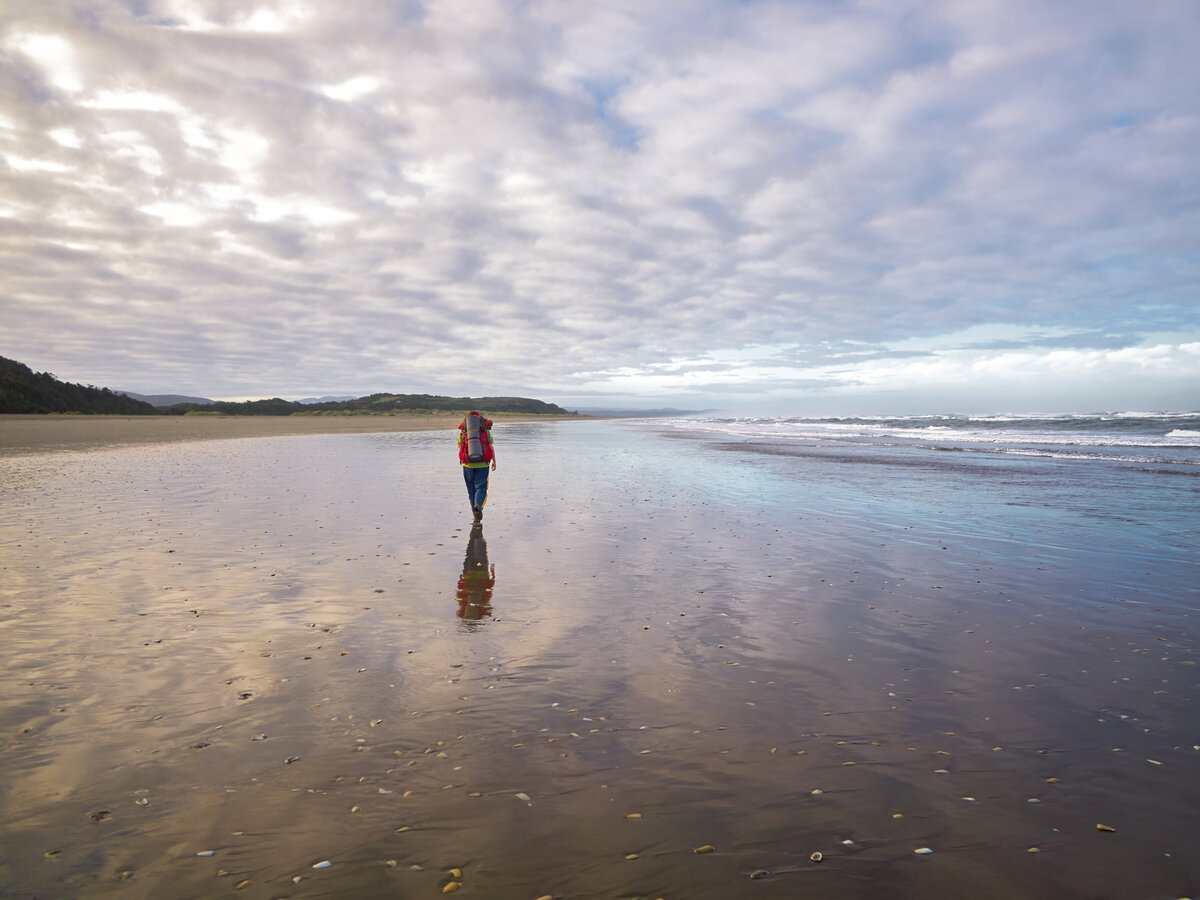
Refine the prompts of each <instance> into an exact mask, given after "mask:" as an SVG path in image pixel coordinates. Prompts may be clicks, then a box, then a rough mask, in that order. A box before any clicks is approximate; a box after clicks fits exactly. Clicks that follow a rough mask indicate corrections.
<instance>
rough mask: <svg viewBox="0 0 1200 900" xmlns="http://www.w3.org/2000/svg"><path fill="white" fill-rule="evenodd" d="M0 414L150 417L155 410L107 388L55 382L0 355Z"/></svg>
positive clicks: (53, 378)
mask: <svg viewBox="0 0 1200 900" xmlns="http://www.w3.org/2000/svg"><path fill="white" fill-rule="evenodd" d="M0 413H91V414H95V413H106V414H109V415H123V416H127V415H135V416H152V415H154V413H155V409H154V407H153V406H151V405H150V404H149V403H143V402H142V401H141V400H134V399H133V398H132V397H126V396H125V395H123V394H115V393H113V392H112V391H110V390H109V389H108V388H98V387H94V386H92V385H87V386H84V385H82V384H72V383H70V382H68V381H59V380H58V378H56V377H55V376H54V375H52V374H51V373H49V372H34V371H33V370H32V369H31V368H29V366H27V365H25V364H24V363H19V362H17V361H16V360H12V359H5V358H4V357H3V356H0Z"/></svg>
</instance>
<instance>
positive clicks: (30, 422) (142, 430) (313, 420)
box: [0, 413, 567, 455]
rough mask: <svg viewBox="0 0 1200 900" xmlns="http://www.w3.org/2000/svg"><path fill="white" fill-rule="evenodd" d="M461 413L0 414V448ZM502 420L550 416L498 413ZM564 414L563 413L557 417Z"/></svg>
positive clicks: (269, 431) (425, 425) (330, 429)
mask: <svg viewBox="0 0 1200 900" xmlns="http://www.w3.org/2000/svg"><path fill="white" fill-rule="evenodd" d="M461 418H462V417H461V416H455V415H446V414H444V413H430V414H429V415H421V414H397V415H394V416H70V415H0V454H6V455H13V454H17V453H41V452H45V451H52V450H97V449H103V448H106V447H119V446H122V445H125V444H147V443H150V444H157V443H164V442H168V441H204V440H228V439H231V438H256V437H279V436H283V435H293V434H374V433H379V432H393V431H437V430H441V429H448V428H455V427H456V426H457V425H458V423H459V421H460V420H461ZM498 418H500V420H501V421H504V422H528V421H542V420H546V421H550V420H554V419H556V418H560V417H556V416H519V415H504V416H499V417H498ZM561 418H567V417H561Z"/></svg>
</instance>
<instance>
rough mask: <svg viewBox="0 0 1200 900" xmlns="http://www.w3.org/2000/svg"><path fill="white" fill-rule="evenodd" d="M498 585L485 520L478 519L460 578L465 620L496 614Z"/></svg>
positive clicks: (460, 602)
mask: <svg viewBox="0 0 1200 900" xmlns="http://www.w3.org/2000/svg"><path fill="white" fill-rule="evenodd" d="M495 585H496V564H495V563H492V564H491V565H488V555H487V541H486V540H485V539H484V537H483V524H482V523H480V522H476V523H475V525H474V526H472V528H471V536H470V537H469V538H468V539H467V558H466V559H465V560H464V561H463V571H462V577H461V578H459V579H458V591H457V592H456V596H457V597H458V613H457V615H458V617H459V618H460V619H462V620H463V622H474V623H478V622H480V621H481V620H482V619H483V618H484V617H485V616H490V615H491V614H492V588H493V587H495Z"/></svg>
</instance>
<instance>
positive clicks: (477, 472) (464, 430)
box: [458, 410, 496, 522]
mask: <svg viewBox="0 0 1200 900" xmlns="http://www.w3.org/2000/svg"><path fill="white" fill-rule="evenodd" d="M458 461H459V463H460V464H461V465H462V470H463V479H464V480H465V481H466V483H467V499H468V500H469V501H470V503H471V512H473V513H474V514H475V521H476V522H479V521H482V519H483V505H484V504H485V503H487V487H488V471H489V470H490V471H492V472H495V471H496V448H495V447H493V446H492V420H491V419H485V418H484V417H483V416H482V415H481V414H480V413H478V412H475V410H471V412H469V413H467V415H466V416H465V417H464V418H463V420H462V421H461V422H460V423H459V424H458Z"/></svg>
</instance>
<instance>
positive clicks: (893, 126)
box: [0, 0, 1200, 411]
mask: <svg viewBox="0 0 1200 900" xmlns="http://www.w3.org/2000/svg"><path fill="white" fill-rule="evenodd" d="M1197 46H1200V7H1197V6H1196V5H1195V4H1191V3H1177V2H1166V0H1163V2H1155V0H1150V2H1145V3H1124V2H1103V0H1101V2H1087V3H1084V2H1065V3H1053V4H1046V3H1041V2H1017V3H1013V2H995V3H989V2H983V3H972V4H965V3H956V2H947V3H937V2H932V3H931V2H919V3H918V2H912V3H904V2H900V3H888V4H878V3H870V2H861V3H844V4H825V3H793V2H779V3H772V2H750V3H733V2H707V3H706V2H699V3H697V2H688V3H673V2H664V3H654V4H646V3H641V2H601V3H582V2H580V3H576V2H546V0H535V2H520V3H518V2H487V0H469V2H468V0H430V2H383V3H381V2H366V0H347V2H339V3H336V4H335V3H327V2H315V0H314V2H308V3H303V2H261V3H259V2H241V0H239V2H218V0H146V2H137V3H134V2H116V0H94V2H87V3H68V2H66V0H50V2H46V0H15V2H14V0H8V2H7V3H6V4H5V13H4V15H3V17H0V304H2V307H0V312H2V314H3V319H4V325H3V326H2V330H0V337H2V345H3V346H0V354H2V355H5V356H10V357H14V358H17V359H20V360H22V361H25V362H28V363H29V364H30V365H32V366H34V367H35V368H38V369H50V370H53V371H55V372H56V373H57V374H59V375H60V376H62V377H65V378H70V379H71V380H81V381H87V382H92V383H96V384H108V385H110V386H114V387H120V388H126V389H130V390H138V391H142V392H148V393H160V392H168V391H170V392H186V393H202V394H205V395H208V396H264V395H273V394H278V395H283V396H293V397H297V396H308V395H313V394H328V393H339V394H340V393H346V394H357V393H366V392H369V391H375V390H398V391H430V392H437V393H457V392H460V391H462V392H470V393H522V394H533V395H536V396H542V397H546V398H547V399H560V400H563V401H566V402H569V403H575V404H582V405H586V404H587V403H588V402H589V399H590V400H594V401H595V402H596V404H597V405H600V403H604V404H610V403H611V402H613V401H615V400H616V401H619V400H622V399H625V400H629V401H630V402H631V403H633V402H635V401H637V400H650V401H651V402H653V403H654V404H655V405H661V404H662V403H663V402H667V401H671V400H678V401H681V402H691V403H693V404H695V403H701V404H706V405H718V406H722V405H740V404H745V403H747V402H749V400H748V398H751V397H757V398H760V399H761V398H772V397H774V398H778V399H779V400H780V401H781V402H785V401H786V402H793V401H794V402H809V401H814V400H815V399H817V398H825V399H826V401H828V402H830V403H833V404H834V405H836V403H837V402H851V401H853V402H855V403H860V404H862V403H866V404H868V405H869V404H871V403H874V404H875V405H876V406H878V407H879V408H880V409H881V410H883V409H884V408H885V407H886V406H887V404H888V403H892V402H902V404H904V405H908V406H913V405H914V404H915V405H917V406H919V405H920V404H921V403H923V402H935V401H938V402H941V400H946V401H949V400H951V399H953V398H955V397H957V396H959V395H960V394H961V395H962V396H963V397H964V398H965V397H967V396H968V395H970V394H971V392H972V390H973V391H974V396H976V397H977V398H982V397H983V396H984V394H987V393H989V392H990V395H995V399H994V402H993V401H991V400H989V401H988V405H989V406H992V407H993V408H995V406H996V404H997V403H1000V404H1001V405H1003V402H1004V400H1005V397H1006V394H1005V391H1006V390H1010V389H1011V391H1012V392H1013V393H1012V394H1010V395H1007V396H1011V397H1013V398H1014V402H1016V400H1017V399H1019V398H1020V396H1021V393H1020V392H1021V391H1022V390H1023V389H1024V388H1023V387H1022V385H1023V384H1024V383H1025V381H1027V380H1028V379H1030V378H1033V379H1035V380H1036V379H1039V378H1040V379H1042V381H1043V382H1046V380H1047V379H1049V380H1050V382H1052V383H1053V384H1055V385H1058V386H1061V387H1063V389H1064V393H1063V394H1062V396H1061V402H1062V403H1076V402H1079V403H1084V404H1085V405H1086V404H1089V403H1091V404H1092V405H1097V404H1099V405H1109V406H1112V405H1130V404H1131V403H1132V404H1133V405H1138V404H1136V403H1134V401H1136V400H1137V399H1139V398H1140V397H1145V398H1146V402H1147V404H1148V405H1158V406H1164V405H1183V404H1185V402H1186V401H1185V400H1184V399H1183V398H1184V397H1186V396H1188V395H1189V385H1190V388H1191V389H1190V395H1191V396H1194V395H1195V392H1194V385H1195V384H1196V383H1197V379H1198V378H1200V353H1198V351H1197V346H1198V345H1197V341H1198V340H1200V323H1198V319H1200V316H1197V311H1196V303H1197V299H1198V298H1197V289H1196V285H1197V284H1198V283H1200V260H1198V255H1197V244H1196V235H1197V234H1200V212H1198V209H1197V203H1198V198H1200V174H1198V173H1200V168H1198V167H1197V165H1196V160H1197V159H1200V101H1197V99H1196V98H1197V97H1198V96H1200V69H1198V68H1197V66H1196V64H1195V61H1194V60H1195V56H1194V54H1195V47H1197ZM1067 388H1070V390H1067ZM1119 389H1120V390H1125V391H1126V392H1127V393H1130V394H1131V395H1132V396H1131V399H1130V401H1129V403H1123V402H1122V403H1118V402H1114V403H1111V404H1109V403H1105V402H1104V400H1105V397H1106V396H1108V397H1111V398H1112V399H1113V400H1114V401H1116V400H1117V399H1118V398H1117V397H1116V396H1115V395H1114V392H1117V391H1118V390H1119ZM1043 390H1044V389H1043ZM1089 391H1090V392H1091V393H1090V394H1089V393H1088V392H1089ZM956 392H957V393H956ZM1105 392H1108V393H1107V395H1106V393H1105ZM1036 393H1037V392H1036V391H1035V392H1034V395H1036ZM900 397H903V398H904V399H903V400H902V401H901V400H899V399H897V398H900ZM855 398H857V399H855ZM870 398H874V399H870ZM980 402H983V401H982V400H980ZM1193 404H1194V401H1193ZM910 411H911V410H910Z"/></svg>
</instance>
